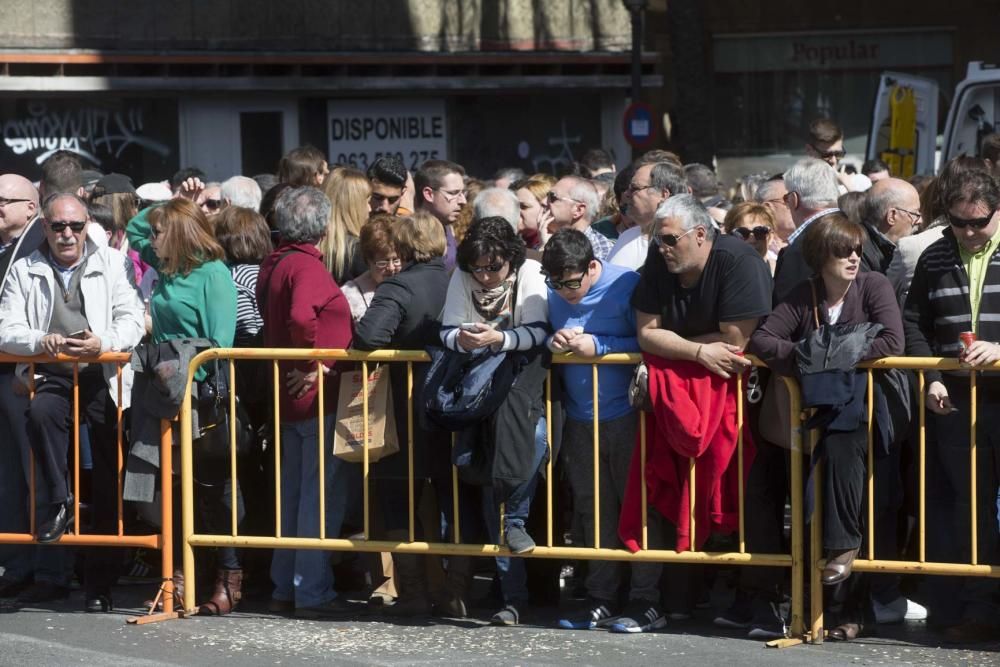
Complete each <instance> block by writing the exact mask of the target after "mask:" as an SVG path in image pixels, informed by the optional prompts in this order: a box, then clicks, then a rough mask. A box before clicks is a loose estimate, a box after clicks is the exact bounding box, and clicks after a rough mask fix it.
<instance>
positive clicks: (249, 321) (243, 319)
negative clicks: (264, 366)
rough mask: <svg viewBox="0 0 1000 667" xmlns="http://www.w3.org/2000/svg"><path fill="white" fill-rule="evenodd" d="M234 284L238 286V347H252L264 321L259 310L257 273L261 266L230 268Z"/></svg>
mask: <svg viewBox="0 0 1000 667" xmlns="http://www.w3.org/2000/svg"><path fill="white" fill-rule="evenodd" d="M230 270H231V271H232V274H233V283H235V284H236V338H235V340H234V343H233V344H234V345H235V346H236V347H250V346H251V345H253V344H254V342H255V341H254V338H255V336H256V335H257V332H258V331H260V329H261V327H263V326H264V320H263V318H261V316H260V311H259V310H258V309H257V296H256V291H257V273H258V272H259V271H260V266H258V265H256V264H237V265H236V266H233V267H231V268H230Z"/></svg>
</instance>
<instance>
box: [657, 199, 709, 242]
mask: <svg viewBox="0 0 1000 667" xmlns="http://www.w3.org/2000/svg"><path fill="white" fill-rule="evenodd" d="M653 218H654V219H655V220H656V221H657V222H659V221H660V220H663V219H664V218H677V219H679V220H680V221H681V227H682V228H683V229H684V230H688V229H694V228H695V227H697V226H699V225H701V226H702V227H704V228H705V235H706V236H707V237H708V239H709V240H714V239H715V237H716V235H717V234H718V231H719V230H718V226H717V225H716V224H715V221H714V220H712V216H710V215H709V214H708V211H707V210H706V209H705V205H704V204H702V203H701V200H700V199H698V198H697V197H695V196H694V195H692V194H686V193H685V194H682V195H674V196H673V197H668V198H667V199H665V200H663V202H662V203H661V204H660V205H659V206H658V207H657V209H656V213H655V214H654V215H653Z"/></svg>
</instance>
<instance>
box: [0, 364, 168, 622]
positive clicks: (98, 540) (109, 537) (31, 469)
mask: <svg viewBox="0 0 1000 667" xmlns="http://www.w3.org/2000/svg"><path fill="white" fill-rule="evenodd" d="M130 359H131V355H130V354H129V353H123V352H118V353H112V352H107V353H103V354H100V355H98V356H95V357H69V356H65V355H59V356H58V357H49V356H45V355H38V356H34V357H20V356H16V355H10V354H0V363H6V364H9V363H16V364H26V365H27V366H28V374H27V380H28V382H29V387H28V388H27V391H28V395H29V400H34V396H35V390H36V386H35V382H36V377H37V375H36V372H35V371H36V365H45V364H51V363H57V362H58V363H64V364H73V398H72V408H71V413H72V416H73V426H72V428H73V436H72V437H73V440H72V445H71V450H70V452H71V456H72V460H73V470H72V478H71V482H70V485H71V487H72V490H73V504H74V507H73V516H74V517H75V520H74V522H73V528H72V530H71V531H67V532H66V533H65V534H64V535H63V536H62V537H60V538H59V539H58V540H56V541H55V542H52V543H50V544H49V545H46V546H51V547H53V548H55V547H58V546H78V547H141V548H145V549H150V550H158V551H160V553H161V555H162V569H161V573H162V583H161V586H160V591H159V592H158V594H157V601H159V600H160V599H161V598H162V602H163V612H162V613H155V609H156V608H157V606H156V605H155V604H154V606H153V609H152V610H150V613H149V614H148V615H145V616H139V617H133V618H130V619H128V622H129V623H137V624H145V623H152V622H155V621H160V620H165V619H168V618H177V616H178V615H179V614H178V612H177V611H175V610H174V592H173V578H172V577H173V570H174V564H173V519H172V517H173V511H172V503H173V500H172V495H173V494H172V488H173V487H172V485H171V470H172V467H173V463H172V455H173V447H172V445H173V440H172V438H171V430H170V429H171V425H170V422H169V421H165V420H164V421H162V422H161V425H160V472H161V478H160V480H161V487H162V492H161V503H162V506H161V513H160V521H161V526H162V527H161V532H160V533H159V534H152V535H127V534H125V525H124V516H125V508H124V506H123V501H122V485H123V478H124V472H125V462H124V457H125V451H124V447H123V444H124V422H123V415H122V412H123V411H122V408H121V405H120V403H119V405H118V409H117V414H116V419H117V434H116V439H117V443H116V449H117V452H118V454H117V461H116V465H115V470H116V480H117V487H116V488H117V498H118V508H117V526H116V532H115V533H114V534H98V533H84V532H81V530H80V524H81V522H82V521H81V517H80V498H81V495H80V404H81V400H85V398H86V397H83V399H81V396H80V364H99V363H101V364H115V365H116V366H117V390H118V396H121V395H122V390H123V387H122V368H123V366H124V365H125V364H128V363H129V361H130ZM13 381H14V382H17V381H18V380H16V379H15V380H13ZM25 419H27V417H25ZM28 457H29V460H28V475H27V477H28V480H27V481H28V501H29V507H30V514H29V525H30V528H29V531H28V532H27V533H0V544H38V542H37V540H36V539H35V534H36V532H37V531H36V526H37V523H38V519H37V518H36V516H35V515H36V512H37V507H36V503H35V496H36V491H35V477H36V474H35V473H36V470H35V456H34V452H29V453H28Z"/></svg>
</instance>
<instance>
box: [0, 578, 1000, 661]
mask: <svg viewBox="0 0 1000 667" xmlns="http://www.w3.org/2000/svg"><path fill="white" fill-rule="evenodd" d="M146 592H148V591H147V590H146V589H145V588H143V587H136V586H130V587H119V589H117V590H116V597H117V598H118V599H119V604H124V605H127V606H130V607H127V608H125V609H123V610H121V611H115V612H113V613H110V614H96V615H95V614H85V613H83V612H82V611H80V610H81V609H82V606H83V600H82V594H81V593H80V592H79V591H76V592H74V593H73V594H72V595H71V596H70V598H68V599H67V600H65V601H60V602H58V603H51V604H47V605H45V607H44V608H18V607H16V606H14V605H13V604H12V602H11V601H9V600H8V601H3V602H2V603H0V665H4V666H6V665H17V666H18V667H27V666H36V665H37V666H41V665H60V666H61V665H72V664H94V665H102V666H104V665H108V666H114V665H123V666H124V665H130V666H131V665H136V666H140V667H145V666H152V665H193V664H224V663H225V662H228V661H237V662H238V663H239V664H240V665H302V664H335V665H419V664H425V663H445V664H451V665H472V664H475V665H479V666H487V665H574V666H575V667H582V666H584V665H597V666H600V667H607V666H609V665H678V664H683V665H732V664H737V663H738V664H739V665H740V667H751V666H756V665H768V666H771V665H774V666H784V665H788V666H790V667H791V666H795V667H799V666H806V665H817V666H820V665H823V666H825V665H962V666H966V665H968V666H978V665H982V666H986V665H1000V637H998V640H997V642H995V643H992V644H987V645H980V646H977V647H975V648H974V649H973V648H968V647H961V648H951V647H943V648H942V647H940V646H939V644H938V639H937V636H936V635H933V634H931V633H929V632H927V631H926V630H925V629H924V626H923V623H919V622H918V623H908V624H905V625H899V626H880V629H879V634H880V636H879V637H872V638H865V639H863V640H860V641H855V642H851V643H847V644H834V643H829V642H828V643H825V644H823V645H820V646H807V645H801V646H796V647H792V648H787V649H780V650H779V649H767V648H764V645H763V643H762V642H760V641H758V640H751V639H747V638H745V637H743V636H741V634H740V633H739V632H737V631H730V632H725V631H720V630H719V629H717V628H714V627H713V626H712V625H711V624H710V622H709V621H710V617H711V615H712V612H711V611H710V610H705V611H699V612H698V616H697V617H696V618H695V619H694V620H692V621H687V622H671V624H670V625H669V626H668V627H667V628H666V629H665V630H663V631H660V632H656V633H652V634H645V635H613V634H610V633H607V632H604V631H565V630H555V629H551V626H552V625H553V624H554V621H555V618H556V617H557V611H556V610H555V609H549V610H542V612H540V613H539V615H538V618H537V619H535V621H536V622H535V623H533V624H527V625H523V626H520V627H515V628H496V627H491V626H489V625H487V624H486V623H485V622H484V619H485V618H487V617H488V614H489V612H488V610H482V611H481V613H477V616H479V617H480V618H481V619H483V620H462V621H459V620H454V621H449V620H439V621H434V622H431V621H426V622H413V623H400V622H398V621H389V620H388V619H386V618H384V617H377V616H364V617H361V618H359V619H357V620H351V621H341V622H333V621H305V620H296V619H290V618H282V617H277V616H272V615H269V614H267V613H266V612H264V611H263V607H262V605H259V604H258V605H256V606H255V605H253V604H248V605H247V606H246V607H245V608H244V609H243V610H241V611H239V612H237V613H234V614H232V615H230V616H228V617H223V618H200V617H199V618H191V619H183V620H175V621H169V622H166V623H158V624H153V625H145V626H130V625H126V624H125V620H126V618H128V616H130V615H135V614H138V613H139V611H138V605H139V604H140V603H141V599H142V597H143V594H144V593H146ZM478 611H479V610H477V612H478Z"/></svg>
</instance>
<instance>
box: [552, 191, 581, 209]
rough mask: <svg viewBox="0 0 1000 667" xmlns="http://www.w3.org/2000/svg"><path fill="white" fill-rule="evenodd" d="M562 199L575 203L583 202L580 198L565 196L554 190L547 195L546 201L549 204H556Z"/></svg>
mask: <svg viewBox="0 0 1000 667" xmlns="http://www.w3.org/2000/svg"><path fill="white" fill-rule="evenodd" d="M560 199H561V200H563V201H571V202H573V203H574V204H579V203H581V202H580V200H579V199H573V198H572V197H563V196H562V195H557V194H556V193H554V192H552V190H549V192H548V194H546V195H545V201H547V202H548V203H549V205H552V204H555V203H556V202H557V201H559V200H560Z"/></svg>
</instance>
